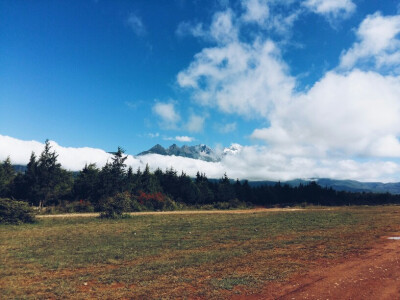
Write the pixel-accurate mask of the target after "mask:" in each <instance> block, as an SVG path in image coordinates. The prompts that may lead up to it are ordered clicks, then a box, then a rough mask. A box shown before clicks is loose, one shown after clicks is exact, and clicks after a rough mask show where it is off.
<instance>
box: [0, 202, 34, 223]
mask: <svg viewBox="0 0 400 300" xmlns="http://www.w3.org/2000/svg"><path fill="white" fill-rule="evenodd" d="M34 221H35V216H34V214H33V210H32V209H31V208H30V207H29V205H28V203H26V202H23V201H16V200H12V199H8V198H6V199H1V198H0V223H1V224H21V223H33V222H34Z"/></svg>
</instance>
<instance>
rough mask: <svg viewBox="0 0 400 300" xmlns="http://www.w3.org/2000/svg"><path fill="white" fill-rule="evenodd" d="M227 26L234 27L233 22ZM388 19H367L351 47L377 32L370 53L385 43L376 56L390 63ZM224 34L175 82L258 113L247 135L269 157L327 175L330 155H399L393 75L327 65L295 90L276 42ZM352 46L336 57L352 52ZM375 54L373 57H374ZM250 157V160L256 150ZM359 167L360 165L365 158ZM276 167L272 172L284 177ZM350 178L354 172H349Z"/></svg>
mask: <svg viewBox="0 0 400 300" xmlns="http://www.w3.org/2000/svg"><path fill="white" fill-rule="evenodd" d="M311 3H314V4H315V7H316V9H317V8H318V10H319V11H320V12H321V13H333V14H335V11H340V10H344V11H346V12H350V11H352V9H351V7H352V6H353V5H354V4H353V3H352V2H351V1H344V2H343V1H338V2H335V3H336V4H334V3H331V2H323V3H322V2H317V1H314V2H310V1H309V2H308V4H310V5H311ZM346 7H347V8H346ZM231 16H232V17H233V16H234V15H233V14H232V15H231ZM231 24H236V26H239V25H238V22H237V20H232V22H231ZM382 24H383V25H382ZM395 24H397V17H396V18H394V17H382V16H381V15H380V14H375V15H373V16H369V17H367V18H366V20H364V21H363V23H362V24H361V26H360V29H359V31H358V35H359V36H362V38H360V39H361V42H360V43H359V44H360V45H362V47H361V46H357V45H358V44H356V45H355V46H354V47H353V48H352V49H356V48H357V47H361V48H363V47H364V46H363V45H364V43H365V41H366V40H368V39H370V42H368V44H367V45H369V44H371V46H370V47H372V44H373V40H374V38H375V36H376V35H379V34H382V37H380V38H379V39H377V42H376V45H375V46H374V47H376V49H377V50H375V52H378V53H380V52H381V51H382V49H384V51H385V54H388V53H387V52H388V49H390V50H391V51H392V52H390V54H391V56H390V58H391V60H388V57H389V55H386V56H384V60H385V61H386V64H387V62H388V61H393V62H394V61H396V59H397V56H394V54H396V55H397V54H398V52H397V51H395V52H394V51H393V49H396V47H397V40H396V39H395V37H396V35H397V34H398V31H397V25H396V26H395ZM238 28H239V27H237V30H236V31H238V30H239V29H238ZM229 32H231V31H229ZM228 35H229V36H230V34H228ZM367 37H368V38H367ZM227 40H228V41H229V42H226V43H222V44H221V43H219V44H217V46H215V47H210V48H205V49H203V50H202V51H201V52H199V53H198V54H196V55H195V57H194V60H193V61H192V62H191V64H190V65H189V66H188V67H187V68H186V69H185V70H183V71H181V72H180V73H179V74H178V77H177V81H178V84H179V85H180V86H181V87H184V88H187V89H189V90H190V91H191V92H192V98H193V99H194V100H195V101H197V102H198V103H199V104H201V105H208V106H211V107H217V108H218V109H219V110H221V111H222V112H225V113H234V114H238V115H242V116H245V117H248V118H251V117H257V116H258V117H263V118H265V119H266V120H267V121H268V123H269V124H270V125H269V127H267V128H261V129H256V130H254V132H253V134H252V137H253V138H255V139H261V140H263V141H265V142H266V143H267V145H268V148H262V149H264V150H265V151H267V153H268V154H269V155H272V156H273V157H274V158H279V157H280V158H282V159H283V160H286V162H285V163H286V164H288V163H289V164H293V165H295V164H298V163H299V162H302V163H304V162H313V163H315V167H314V169H316V170H317V171H316V173H317V174H329V172H328V171H327V169H326V168H323V167H324V166H325V165H329V166H332V164H331V163H330V162H332V161H335V162H337V163H338V164H339V165H340V166H342V168H343V170H345V169H346V168H345V166H347V164H346V163H343V161H347V157H374V158H385V157H386V158H387V157H391V158H398V157H400V143H399V137H400V118H399V117H398V116H399V115H400V77H396V76H389V75H382V74H379V73H378V72H371V71H370V72H366V71H361V70H357V69H353V68H348V69H347V70H346V73H341V72H340V71H338V70H337V71H329V72H327V73H326V74H325V75H324V76H323V78H321V80H319V81H318V82H317V83H315V84H314V85H313V86H312V87H311V88H310V89H309V90H306V91H295V90H294V87H295V85H296V80H295V78H293V77H292V76H290V74H289V70H288V67H287V65H286V64H285V62H284V61H283V60H282V58H281V55H280V49H279V48H278V46H277V44H276V43H274V42H273V41H271V40H268V39H267V40H263V39H262V38H261V37H258V38H255V39H254V40H253V41H251V42H249V41H247V42H246V43H245V42H243V41H240V40H237V39H227ZM368 47H369V46H368ZM352 51H353V50H350V51H348V52H346V54H344V56H346V55H348V54H347V53H353V52H357V51H353V52H352ZM368 53H369V52H368ZM357 55H358V57H359V56H360V55H359V54H357ZM382 57H383V56H380V57H379V59H380V60H378V59H377V61H381V62H382V61H383V58H382ZM357 59H358V58H357ZM353 65H354V64H353ZM351 66H352V64H350V67H351ZM266 149H269V150H266ZM255 157H256V159H258V157H259V155H255ZM328 157H330V159H329V160H327V158H328ZM287 160H289V162H288V161H287ZM322 160H327V161H328V162H329V163H322ZM272 161H273V160H272V159H271V162H272ZM315 161H317V162H315ZM278 162H279V160H278ZM339 162H340V163H339ZM242 163H243V164H245V165H242V168H246V167H247V168H252V166H251V165H249V164H248V163H250V162H249V161H248V160H246V159H243V161H242ZM355 164H356V165H357V166H358V167H359V166H361V165H360V164H359V163H356V162H355ZM377 164H379V163H377ZM362 166H363V168H364V169H366V168H367V166H373V164H372V163H371V164H363V165H362ZM311 169H313V168H312V167H311V166H310V170H311ZM321 170H322V171H321ZM346 170H348V169H346ZM320 171H321V172H320ZM282 172H283V173H279V174H280V175H279V176H284V171H282ZM287 172H288V174H292V172H291V171H290V170H287ZM299 172H300V173H302V174H304V173H305V171H299ZM318 172H320V173H318ZM365 172H367V171H365ZM371 172H372V170H371ZM300 173H299V174H300ZM335 174H342V173H340V172H339V171H338V172H337V173H335V172H334V171H332V176H337V175H335ZM343 174H344V173H343ZM272 175H273V174H271V176H272ZM290 176H291V175H290ZM357 176H361V175H360V173H357V175H354V177H357ZM368 176H369V178H370V177H371V178H372V177H373V176H375V175H368Z"/></svg>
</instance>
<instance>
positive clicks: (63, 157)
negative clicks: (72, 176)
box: [0, 135, 111, 171]
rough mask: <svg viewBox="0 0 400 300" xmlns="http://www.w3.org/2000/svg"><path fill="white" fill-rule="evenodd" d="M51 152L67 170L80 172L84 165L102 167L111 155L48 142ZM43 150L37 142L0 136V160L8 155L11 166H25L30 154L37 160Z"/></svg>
mask: <svg viewBox="0 0 400 300" xmlns="http://www.w3.org/2000/svg"><path fill="white" fill-rule="evenodd" d="M50 145H51V147H52V150H54V151H56V152H57V153H58V154H59V156H58V160H59V162H60V163H61V164H62V166H63V167H64V168H66V169H68V170H73V171H76V170H80V169H82V168H83V167H84V165H85V164H90V163H97V164H98V166H102V165H104V164H105V163H106V162H107V160H108V159H110V157H111V155H110V154H109V153H107V152H105V151H103V150H101V149H95V148H88V147H83V148H72V147H62V146H60V145H58V144H57V143H56V142H54V141H50ZM43 149H44V144H43V143H40V142H37V141H22V140H18V139H15V138H12V137H9V136H4V135H0V159H1V160H3V159H4V158H6V157H7V156H8V155H9V156H10V159H11V161H12V163H13V164H22V165H24V164H27V163H28V161H29V158H30V156H31V153H32V152H35V154H36V156H37V157H38V158H39V156H40V154H41V153H42V151H43Z"/></svg>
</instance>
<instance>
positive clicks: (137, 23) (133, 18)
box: [126, 13, 146, 36]
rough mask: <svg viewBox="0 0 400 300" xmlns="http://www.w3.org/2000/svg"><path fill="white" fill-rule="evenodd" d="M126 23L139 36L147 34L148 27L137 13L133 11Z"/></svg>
mask: <svg viewBox="0 0 400 300" xmlns="http://www.w3.org/2000/svg"><path fill="white" fill-rule="evenodd" d="M126 23H127V24H128V26H129V27H130V28H131V29H132V30H133V32H134V33H135V34H136V35H137V36H143V35H145V34H146V27H145V26H144V24H143V22H142V19H141V18H140V17H139V16H137V15H136V14H134V13H131V14H130V15H129V17H128V19H127V20H126Z"/></svg>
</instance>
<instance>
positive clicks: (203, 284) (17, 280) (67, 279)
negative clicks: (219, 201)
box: [0, 206, 400, 299]
mask: <svg viewBox="0 0 400 300" xmlns="http://www.w3.org/2000/svg"><path fill="white" fill-rule="evenodd" d="M399 212H400V207H397V206H387V207H386V206H385V207H350V208H337V209H334V210H303V211H293V212H268V213H265V212H264V213H256V214H254V213H246V214H218V215H215V214H198V215H196V214H190V215H189V214H187V215H184V214H182V215H141V216H134V217H132V218H129V219H119V220H107V219H98V218H70V219H68V218H65V219H56V218H53V219H52V218H49V219H41V220H40V221H39V222H38V223H36V224H24V225H20V226H10V225H8V226H0V295H5V296H6V298H28V299H29V298H62V297H67V298H68V297H71V296H72V295H73V296H74V298H82V299H84V298H99V297H105V298H107V297H117V298H118V297H122V298H123V297H125V298H143V297H147V298H149V297H150V298H154V297H161V298H163V297H164V298H174V297H183V298H184V297H205V298H221V297H226V295H227V294H226V293H227V291H232V290H234V289H235V287H236V286H238V287H240V288H241V289H244V290H246V289H247V290H257V289H258V288H260V287H262V285H263V284H266V283H267V282H270V281H277V280H278V281H280V280H285V279H286V278H288V277H289V276H290V275H291V274H293V273H296V272H304V271H305V270H307V268H310V267H312V266H313V264H317V263H318V262H319V261H321V260H332V259H336V258H341V257H343V256H346V255H351V254H352V253H354V252H357V253H358V252H360V251H365V250H366V249H368V247H370V245H371V244H372V243H374V242H375V241H376V238H377V237H378V236H381V235H384V234H387V233H388V232H396V231H397V232H398V231H400V225H399V224H400V213H399ZM85 283H86V285H85ZM116 284H118V285H116ZM132 291H134V293H133V292H132ZM132 293H133V294H132Z"/></svg>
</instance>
